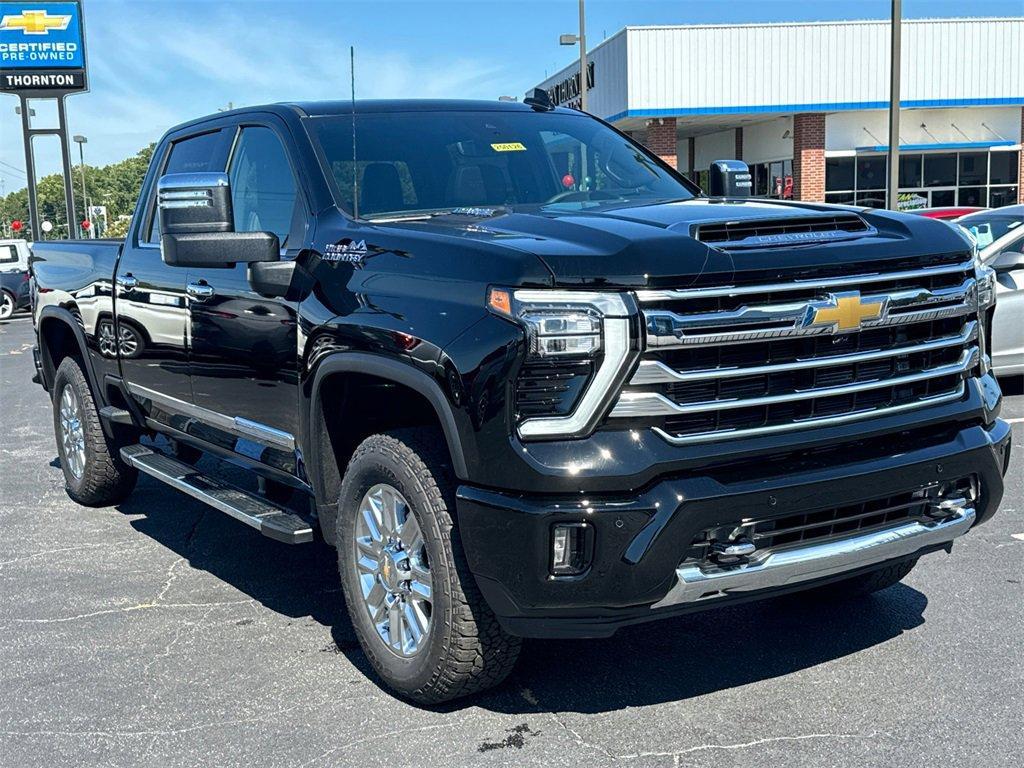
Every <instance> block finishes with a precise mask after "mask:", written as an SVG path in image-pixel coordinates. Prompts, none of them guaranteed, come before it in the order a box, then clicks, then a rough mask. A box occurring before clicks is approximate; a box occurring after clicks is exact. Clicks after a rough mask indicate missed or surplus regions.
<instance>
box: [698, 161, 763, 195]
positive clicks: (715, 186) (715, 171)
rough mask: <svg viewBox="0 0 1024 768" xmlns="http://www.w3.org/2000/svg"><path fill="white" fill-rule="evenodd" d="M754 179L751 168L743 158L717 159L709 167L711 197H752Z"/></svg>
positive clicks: (709, 192) (709, 191)
mask: <svg viewBox="0 0 1024 768" xmlns="http://www.w3.org/2000/svg"><path fill="white" fill-rule="evenodd" d="M752 188H753V181H752V177H751V175H750V168H748V167H747V164H746V163H744V162H743V161H741V160H715V161H714V162H713V163H711V168H710V169H708V194H709V195H711V197H750V193H751V190H752Z"/></svg>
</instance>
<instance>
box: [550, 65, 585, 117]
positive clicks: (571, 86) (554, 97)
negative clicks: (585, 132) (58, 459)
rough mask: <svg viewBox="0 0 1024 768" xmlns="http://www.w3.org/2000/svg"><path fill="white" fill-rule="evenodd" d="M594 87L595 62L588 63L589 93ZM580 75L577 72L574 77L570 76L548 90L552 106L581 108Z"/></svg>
mask: <svg viewBox="0 0 1024 768" xmlns="http://www.w3.org/2000/svg"><path fill="white" fill-rule="evenodd" d="M593 87H594V62H592V61H591V62H588V64H587V90H588V91H589V90H590V89H591V88H593ZM580 93H581V89H580V73H579V72H577V73H576V74H574V75H570V76H569V77H567V78H565V79H564V80H562V81H561V82H559V83H555V84H554V85H552V86H551V87H550V88H548V97H549V98H550V99H551V103H552V104H558V105H559V106H566V107H572V108H573V109H579V108H580V103H581V99H580Z"/></svg>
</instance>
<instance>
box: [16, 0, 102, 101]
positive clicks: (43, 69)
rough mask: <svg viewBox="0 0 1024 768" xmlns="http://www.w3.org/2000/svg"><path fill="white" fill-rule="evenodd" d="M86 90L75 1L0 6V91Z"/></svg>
mask: <svg viewBox="0 0 1024 768" xmlns="http://www.w3.org/2000/svg"><path fill="white" fill-rule="evenodd" d="M85 88H86V79H85V35H84V32H83V28H82V7H81V3H79V2H63V3H51V2H35V3H31V2H29V3H25V2H6V1H4V2H0V91H14V92H33V91H51V92H52V91H65V92H67V91H81V90H85Z"/></svg>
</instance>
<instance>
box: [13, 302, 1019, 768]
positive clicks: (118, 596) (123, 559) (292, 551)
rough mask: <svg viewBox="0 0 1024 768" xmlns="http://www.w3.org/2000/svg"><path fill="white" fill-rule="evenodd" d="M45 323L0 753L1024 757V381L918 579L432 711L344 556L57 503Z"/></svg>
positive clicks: (630, 646)
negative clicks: (384, 650)
mask: <svg viewBox="0 0 1024 768" xmlns="http://www.w3.org/2000/svg"><path fill="white" fill-rule="evenodd" d="M32 341H33V335H32V328H31V321H30V319H29V318H28V317H26V316H24V315H21V316H16V317H15V318H14V319H12V320H11V321H8V322H6V323H0V387H2V389H0V425H2V430H3V434H2V439H0V765H2V766H10V767H12V768H13V767H18V768H21V767H22V766H47V768H56V767H57V766H76V767H80V766H275V767H278V766H309V767H310V768H312V767H314V766H333V765H339V766H340V765H360V766H377V765H380V766H388V767H389V768H401V767H402V766H417V767H419V766H427V765H445V766H458V765H481V766H490V765H515V766H531V765H566V766H575V765H585V766H610V765H634V766H698V765H700V766H703V765H707V766H711V765H714V766H716V767H717V768H728V767H729V766H750V765H754V766H757V765H779V766H828V767H829V768H840V767H841V766H929V767H933V766H986V768H989V767H995V766H1020V765H1021V764H1022V762H1024V665H1022V661H1024V472H1022V471H1021V468H1022V466H1024V395H1021V394H1019V389H1018V390H1017V391H1018V394H1014V395H1009V396H1007V398H1006V400H1005V405H1004V412H1003V415H1004V417H1005V418H1009V419H1015V420H1016V423H1014V427H1013V443H1014V446H1013V450H1014V457H1013V461H1012V464H1011V468H1010V472H1009V476H1008V478H1007V483H1008V486H1007V493H1006V497H1005V498H1004V500H1003V504H1002V508H1001V511H1000V512H999V514H998V515H997V516H996V518H995V519H994V520H992V521H991V522H989V523H987V524H986V525H984V526H982V527H980V528H978V529H977V530H975V531H973V532H971V534H970V535H968V536H967V537H965V538H964V539H961V540H960V541H959V542H958V543H957V545H956V546H955V547H954V549H953V553H952V555H945V554H941V553H940V554H933V555H929V556H928V557H926V558H924V559H923V560H922V561H921V563H920V564H919V566H918V567H917V568H916V569H915V570H914V571H913V572H912V573H911V575H910V576H909V577H908V578H907V579H906V580H905V582H904V583H902V584H900V585H897V586H895V587H892V588H890V589H888V590H886V591H884V592H882V593H879V594H877V595H874V596H871V597H868V598H864V599H862V600H858V601H854V602H850V603H846V604H837V605H831V604H824V605H823V604H821V603H814V604H811V603H809V602H807V601H806V600H799V599H795V598H790V599H780V600H774V601H768V602H764V603H759V604H753V605H747V606H739V607H735V608H729V609H721V610H718V611H709V612H706V613H702V614H697V615H692V616H687V617H683V618H678V619H674V620H668V621H662V622H657V623H653V624H649V625H646V626H641V627H636V628H631V629H628V630H624V631H621V632H619V633H618V634H617V635H615V636H614V637H612V638H610V639H607V640H599V641H579V642H576V641H573V642H568V641H559V642H541V641H530V642H527V643H526V645H525V647H524V651H523V654H522V658H521V660H520V662H519V665H518V667H517V669H516V671H515V672H514V673H513V674H512V676H511V677H510V679H509V680H508V681H507V682H506V683H505V684H504V685H503V686H501V687H500V688H499V689H497V690H494V691H491V692H488V693H486V694H484V695H481V696H477V697H475V698H472V699H469V700H465V701H460V702H455V703H453V704H451V705H448V706H445V707H441V708H436V709H424V708H417V707H415V706H411V705H409V704H406V703H404V702H401V701H398V700H396V699H394V698H392V697H391V696H390V695H389V694H388V693H387V692H386V691H384V690H383V689H382V688H381V687H379V685H378V684H377V683H376V682H375V680H374V679H373V678H372V676H370V672H369V668H368V665H367V663H366V662H365V661H364V659H363V657H362V654H361V653H360V651H359V648H358V646H357V645H356V643H355V641H354V638H353V633H352V630H351V627H350V625H349V623H348V619H347V618H346V616H345V614H344V609H343V606H342V602H341V600H342V598H341V594H340V592H339V588H338V582H337V575H336V566H335V562H334V553H333V551H332V550H330V549H329V548H327V547H325V546H322V545H308V546H305V547H287V546H285V545H282V544H278V543H276V542H274V541H270V540H268V539H265V538H263V537H261V536H260V535H259V534H258V533H256V532H255V531H252V530H250V529H249V528H246V527H244V526H242V525H241V524H239V523H236V522H235V521H233V520H231V519H229V518H227V517H226V516H224V515H222V514H220V513H218V512H216V511H214V510H212V509H207V508H205V507H204V506H203V505H201V504H200V503H198V502H195V501H193V500H191V499H189V498H187V497H185V496H183V495H180V494H177V493H175V492H174V491H172V490H169V489H166V488H164V487H163V486H161V485H159V484H158V483H156V482H155V481H152V480H150V479H148V478H145V477H144V478H143V479H141V480H140V482H139V485H138V488H137V489H136V491H135V493H134V494H133V495H132V496H131V497H130V498H129V499H128V500H127V501H126V502H124V503H123V504H121V505H119V506H116V507H109V508H105V509H86V508H83V507H79V506H77V505H76V504H74V503H73V502H72V501H71V500H70V499H69V498H68V497H67V496H66V494H65V492H64V488H63V478H62V475H61V471H60V467H59V463H58V460H57V458H56V457H57V452H56V447H55V442H54V437H53V427H52V419H51V412H50V403H49V400H48V398H47V396H46V393H44V392H43V390H42V389H40V388H39V387H37V386H35V385H33V384H31V383H30V382H29V378H30V376H31V374H32V357H31V345H32Z"/></svg>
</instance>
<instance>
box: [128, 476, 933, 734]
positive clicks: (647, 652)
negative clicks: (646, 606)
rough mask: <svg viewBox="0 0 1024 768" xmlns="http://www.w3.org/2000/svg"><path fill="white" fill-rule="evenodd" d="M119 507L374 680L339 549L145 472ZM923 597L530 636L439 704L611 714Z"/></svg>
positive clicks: (809, 604)
mask: <svg viewBox="0 0 1024 768" xmlns="http://www.w3.org/2000/svg"><path fill="white" fill-rule="evenodd" d="M118 509H119V510H120V511H121V512H122V513H123V514H125V515H141V517H138V518H137V519H134V520H132V521H131V525H132V527H134V528H136V529H137V530H138V531H139V532H141V533H144V534H146V535H147V536H150V537H151V538H153V539H154V540H155V541H157V542H159V543H160V544H161V545H163V546H165V547H167V548H168V549H170V550H172V551H174V552H176V553H178V554H179V555H180V556H181V557H185V558H187V560H188V562H189V564H190V565H191V566H192V567H193V568H197V569H202V570H205V571H207V572H209V573H210V574H212V575H214V576H216V577H217V578H218V579H221V580H223V581H225V582H227V583H228V584H231V585H232V586H233V587H235V588H236V589H238V590H240V591H241V592H243V593H245V594H246V595H248V596H250V597H251V598H253V599H254V600H256V601H258V602H259V603H261V604H262V605H264V606H266V607H267V608H269V609H270V610H272V611H275V612H277V613H279V614H281V615H283V616H288V617H291V618H303V617H310V618H312V619H313V620H315V621H316V622H318V623H320V624H322V625H324V626H328V627H330V628H331V633H332V637H333V639H334V642H335V646H336V647H329V648H325V649H322V650H325V651H331V652H338V653H343V654H344V655H345V656H346V657H347V658H348V660H349V661H350V662H351V663H352V664H353V665H354V666H355V667H357V668H358V669H359V670H360V671H361V672H363V673H364V674H367V675H368V676H369V677H370V678H371V679H373V680H374V681H375V682H377V683H378V685H379V681H377V680H376V678H375V677H374V676H373V673H372V670H371V669H370V667H369V665H368V663H367V662H366V660H365V657H364V656H363V654H362V652H361V651H360V649H359V647H358V644H357V643H356V641H355V636H354V633H353V631H352V626H351V623H350V622H349V619H348V616H347V614H346V610H345V606H344V599H343V597H342V594H341V591H340V589H339V584H338V577H337V563H336V559H335V553H334V550H333V549H332V548H330V547H328V546H327V545H326V544H324V543H323V542H322V541H320V540H318V541H316V542H315V543H314V544H309V545H303V546H297V547H289V546H286V545H283V544H279V543H277V542H275V541H272V540H270V539H267V538H264V537H263V536H261V535H260V534H258V533H257V532H255V531H253V530H251V529H249V528H247V527H245V526H244V525H242V524H240V523H238V522H236V521H234V520H231V519H230V518H228V517H227V516H226V515H223V514H221V513H220V512H218V511H216V510H213V509H208V508H206V507H205V506H204V505H202V504H200V503H199V502H196V501H193V500H191V499H189V498H187V497H185V496H182V495H180V494H175V493H171V492H169V491H168V490H167V489H166V488H165V487H164V486H162V485H160V484H158V483H157V482H155V481H152V480H150V479H148V478H146V477H142V478H141V479H140V481H139V485H138V488H137V489H136V491H135V493H133V494H132V496H131V497H130V498H129V499H128V500H126V501H125V502H123V503H122V504H120V505H119V506H118ZM927 603H928V600H927V598H926V597H925V595H924V594H922V593H921V592H919V591H917V590H915V589H912V588H910V587H908V586H905V585H903V584H900V585H897V586H895V587H892V588H890V589H887V590H885V591H883V592H880V593H878V594H876V595H872V596H870V597H866V598H861V599H858V600H851V601H849V602H845V603H836V604H831V603H828V602H827V601H821V600H814V601H812V600H808V599H800V597H799V596H790V597H783V598H777V599H774V600H769V601H765V602H762V603H751V604H746V605H742V606H735V607H731V608H722V609H717V610H715V609H712V610H709V611H706V612H703V613H697V614H692V615H689V616H682V617H677V618H672V619H666V620H661V621H656V622H653V623H650V624H646V625H640V626H635V627H629V628H626V629H623V630H620V631H619V632H618V634H616V635H615V636H613V637H611V638H607V639H603V640H580V641H540V640H531V641H527V642H526V643H525V644H524V646H523V652H522V655H521V657H520V661H519V664H518V666H517V667H516V670H515V671H514V672H513V673H512V675H511V677H510V678H509V680H508V681H507V682H506V683H505V684H504V685H502V686H501V687H499V688H498V689H496V690H494V691H490V692H486V693H483V694H481V695H479V696H476V697H472V698H469V699H463V700H460V701H456V702H453V703H452V704H449V705H445V706H443V707H440V708H438V709H439V710H440V711H455V710H458V709H461V708H465V707H468V706H476V707H482V708H484V709H487V710H491V711H496V712H502V713H516V714H527V713H531V712H583V713H594V712H606V711H613V710H618V709H622V708H625V707H635V706H643V705H649V704H656V703H660V702H666V701H679V700H685V699H689V698H693V697H697V696H702V695H705V694H709V693H714V692H716V691H722V690H726V689H729V688H734V687H737V686H742V685H747V684H750V683H755V682H757V681H759V680H766V679H771V678H774V677H779V676H782V675H787V674H790V673H792V672H796V671H799V670H802V669H808V668H811V667H814V666H816V665H818V664H821V663H824V662H828V661H831V660H834V659H839V658H842V657H845V656H848V655H850V654H853V653H857V652H859V651H863V650H865V649H868V648H871V647H873V646H876V645H879V644H881V643H884V642H886V641H888V640H891V639H892V638H895V637H898V636H899V635H900V634H902V633H903V632H906V631H908V630H911V629H913V628H915V627H917V626H920V625H921V624H923V623H924V617H923V613H924V609H925V607H926V605H927Z"/></svg>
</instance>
